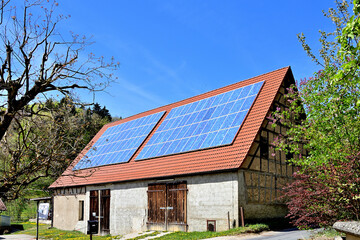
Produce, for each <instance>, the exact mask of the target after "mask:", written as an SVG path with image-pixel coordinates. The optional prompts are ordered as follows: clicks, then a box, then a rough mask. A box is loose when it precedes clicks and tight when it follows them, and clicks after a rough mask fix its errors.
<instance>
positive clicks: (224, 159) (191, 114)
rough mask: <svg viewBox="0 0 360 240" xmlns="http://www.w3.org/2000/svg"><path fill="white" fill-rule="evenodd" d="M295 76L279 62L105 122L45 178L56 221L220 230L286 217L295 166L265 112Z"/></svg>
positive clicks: (116, 228)
mask: <svg viewBox="0 0 360 240" xmlns="http://www.w3.org/2000/svg"><path fill="white" fill-rule="evenodd" d="M292 83H294V77H293V74H292V71H291V68H290V67H285V68H281V69H278V70H275V71H272V72H269V73H266V74H263V75H259V76H256V77H253V78H250V79H247V80H244V81H240V82H237V83H234V84H232V85H229V86H225V87H223V88H219V89H216V90H213V91H210V92H207V93H204V94H201V95H198V96H194V97H191V98H188V99H185V100H182V101H179V102H176V103H172V104H169V105H166V106H162V107H159V108H156V109H153V110H150V111H146V112H143V113H139V114H137V115H134V116H131V117H128V118H125V119H122V120H120V121H117V122H113V123H110V124H107V125H105V126H104V127H103V128H102V129H101V130H100V131H99V133H98V134H97V135H96V136H95V137H94V138H93V139H92V141H91V142H90V143H89V144H88V146H87V147H86V148H85V149H84V150H83V151H82V152H81V153H80V154H79V155H78V157H77V158H76V159H75V160H74V161H73V163H72V164H71V165H70V166H69V167H68V168H67V170H66V171H65V172H64V173H63V174H62V175H61V176H60V177H59V178H58V179H57V180H56V181H55V182H54V183H53V184H52V185H51V186H50V188H51V189H52V190H53V192H54V196H53V204H54V209H53V211H54V212H53V217H54V219H53V224H54V226H55V227H57V228H60V229H65V230H79V231H82V232H86V229H87V221H88V220H98V221H99V231H100V232H101V233H102V234H109V233H110V234H112V235H117V234H125V233H131V232H141V231H146V230H167V231H175V230H180V231H206V230H211V231H222V230H227V229H228V228H231V227H236V226H239V225H241V223H242V219H244V221H245V222H247V221H249V220H252V219H259V218H277V217H283V216H284V215H285V214H286V212H287V209H286V206H285V205H284V204H283V202H282V201H281V200H280V199H279V196H280V195H281V188H282V186H283V185H284V184H285V183H286V182H288V181H290V180H291V176H292V173H293V171H294V168H293V166H291V165H289V164H288V163H287V160H286V159H287V158H289V157H292V156H288V155H286V154H285V153H283V152H279V151H275V150H274V148H273V147H272V143H273V141H274V139H275V138H276V136H277V135H278V134H280V133H282V134H284V133H285V129H284V127H281V126H276V127H273V126H272V124H271V123H270V122H269V120H268V118H267V117H268V116H269V114H270V113H271V112H272V111H274V110H275V109H277V108H284V107H285V106H286V100H285V99H284V95H285V94H286V91H287V88H288V87H289V86H290V84H292Z"/></svg>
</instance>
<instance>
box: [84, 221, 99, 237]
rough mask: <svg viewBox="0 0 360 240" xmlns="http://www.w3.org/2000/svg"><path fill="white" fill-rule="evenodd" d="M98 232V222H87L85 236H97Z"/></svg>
mask: <svg viewBox="0 0 360 240" xmlns="http://www.w3.org/2000/svg"><path fill="white" fill-rule="evenodd" d="M98 232H99V221H98V220H89V221H88V229H87V234H97V233H98Z"/></svg>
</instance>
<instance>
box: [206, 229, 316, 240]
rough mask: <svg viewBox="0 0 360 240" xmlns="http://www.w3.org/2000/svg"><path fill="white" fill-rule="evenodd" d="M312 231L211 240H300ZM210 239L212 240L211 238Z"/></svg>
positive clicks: (280, 232)
mask: <svg viewBox="0 0 360 240" xmlns="http://www.w3.org/2000/svg"><path fill="white" fill-rule="evenodd" d="M312 233H314V231H312V230H297V229H289V230H283V231H276V232H275V231H269V232H263V233H260V234H248V235H246V236H241V235H240V236H224V237H216V238H211V240H248V239H249V240H299V239H308V238H309V237H310V236H311V234H312ZM209 239H210V238H209Z"/></svg>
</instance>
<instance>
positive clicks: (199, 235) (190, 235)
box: [156, 224, 269, 240]
mask: <svg viewBox="0 0 360 240" xmlns="http://www.w3.org/2000/svg"><path fill="white" fill-rule="evenodd" d="M266 230H269V226H268V225H266V224H254V225H249V226H246V227H238V228H232V229H230V230H227V231H222V232H174V233H169V234H167V235H164V236H162V237H159V238H156V239H159V240H168V239H178V240H182V239H184V240H186V239H189V240H191V239H204V238H212V237H220V236H236V235H240V234H244V233H258V232H262V231H266Z"/></svg>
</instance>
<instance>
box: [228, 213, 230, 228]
mask: <svg viewBox="0 0 360 240" xmlns="http://www.w3.org/2000/svg"><path fill="white" fill-rule="evenodd" d="M228 229H229V230H230V212H228Z"/></svg>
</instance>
